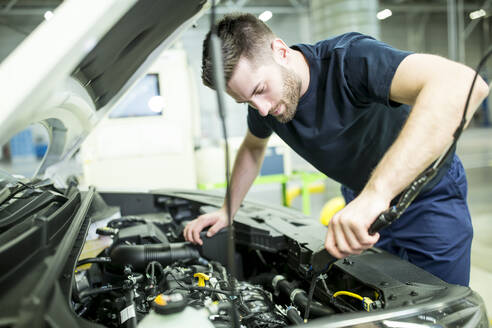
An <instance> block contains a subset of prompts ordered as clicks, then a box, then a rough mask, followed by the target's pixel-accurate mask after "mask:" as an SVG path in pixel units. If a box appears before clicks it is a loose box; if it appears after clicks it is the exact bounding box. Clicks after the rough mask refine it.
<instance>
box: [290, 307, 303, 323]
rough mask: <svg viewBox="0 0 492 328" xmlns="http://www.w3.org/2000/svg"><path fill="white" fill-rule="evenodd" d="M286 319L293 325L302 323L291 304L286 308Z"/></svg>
mask: <svg viewBox="0 0 492 328" xmlns="http://www.w3.org/2000/svg"><path fill="white" fill-rule="evenodd" d="M287 319H289V320H290V322H291V323H293V324H294V325H302V324H303V323H304V321H303V320H302V318H301V316H300V315H299V313H298V312H297V310H296V308H294V307H292V306H291V307H289V308H287Z"/></svg>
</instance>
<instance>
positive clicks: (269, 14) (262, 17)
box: [258, 10, 273, 22]
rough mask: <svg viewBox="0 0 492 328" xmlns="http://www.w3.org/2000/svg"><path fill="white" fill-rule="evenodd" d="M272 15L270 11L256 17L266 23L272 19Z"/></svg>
mask: <svg viewBox="0 0 492 328" xmlns="http://www.w3.org/2000/svg"><path fill="white" fill-rule="evenodd" d="M272 16H273V14H272V12H271V11H270V10H266V11H264V12H262V13H261V14H260V16H258V18H259V19H261V20H262V21H264V22H266V21H267V20H269V19H270V18H272Z"/></svg>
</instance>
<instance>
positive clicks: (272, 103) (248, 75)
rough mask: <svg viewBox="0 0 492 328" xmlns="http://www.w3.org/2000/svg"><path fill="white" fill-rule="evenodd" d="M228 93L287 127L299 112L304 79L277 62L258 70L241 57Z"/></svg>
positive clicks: (272, 61)
mask: <svg viewBox="0 0 492 328" xmlns="http://www.w3.org/2000/svg"><path fill="white" fill-rule="evenodd" d="M227 91H228V93H229V94H230V95H231V96H232V97H233V98H234V99H235V100H236V101H237V102H238V103H248V104H249V105H251V107H253V108H255V109H257V110H258V112H259V113H260V115H261V116H267V115H272V116H273V117H275V118H276V119H277V120H278V121H279V122H281V123H287V122H289V121H290V120H292V119H293V118H294V115H295V113H296V110H297V103H298V102H299V98H300V91H301V79H300V78H299V76H297V74H296V73H294V71H292V70H291V69H288V68H286V67H284V66H282V65H280V64H278V63H277V62H275V61H274V60H271V61H269V62H268V63H266V64H258V65H256V66H255V65H253V63H252V62H251V61H250V60H249V59H247V58H245V57H241V59H239V62H238V64H237V67H236V69H235V71H234V73H233V75H232V77H231V79H230V80H229V83H228V84H227Z"/></svg>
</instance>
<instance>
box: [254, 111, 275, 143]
mask: <svg viewBox="0 0 492 328" xmlns="http://www.w3.org/2000/svg"><path fill="white" fill-rule="evenodd" d="M248 128H249V131H251V133H252V134H253V135H254V136H255V137H258V138H268V137H269V136H271V135H272V132H273V130H272V128H271V127H270V126H269V125H267V123H266V122H265V119H264V118H262V117H261V116H260V115H259V114H258V111H257V110H255V109H253V108H251V106H248Z"/></svg>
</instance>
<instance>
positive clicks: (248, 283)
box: [71, 194, 446, 327]
mask: <svg viewBox="0 0 492 328" xmlns="http://www.w3.org/2000/svg"><path fill="white" fill-rule="evenodd" d="M99 197H101V196H99ZM220 202H221V198H214V197H209V198H207V196H200V197H198V196H196V195H188V198H185V197H175V196H174V195H165V194H160V195H150V194H130V195H123V196H122V195H105V196H104V200H103V198H101V199H100V201H99V208H97V209H93V211H92V216H93V218H92V220H91V222H92V225H91V227H90V228H89V229H88V230H89V232H88V233H89V237H87V241H86V242H85V247H84V249H86V248H88V247H89V248H90V245H91V243H92V244H93V243H98V244H102V245H104V247H100V251H96V252H94V250H92V251H93V252H92V253H93V256H92V257H90V256H87V255H84V251H82V255H83V256H80V257H79V260H78V262H77V265H76V267H77V269H76V271H75V279H74V282H73V286H72V296H71V298H72V300H71V304H72V308H73V310H74V312H75V313H76V314H77V315H78V316H79V317H81V318H84V319H86V320H89V321H90V322H92V323H98V324H101V325H104V326H106V327H136V326H137V325H138V326H139V327H153V326H155V325H156V324H162V323H170V322H173V321H172V320H178V321H176V323H178V322H179V325H181V326H187V327H188V326H192V325H194V324H196V322H197V321H194V320H198V319H197V318H200V320H201V321H200V322H201V323H203V322H207V323H209V324H210V327H231V326H233V323H234V322H236V324H240V325H241V326H244V327H286V326H290V325H296V324H302V323H304V322H306V321H307V320H310V319H314V318H319V317H329V316H334V315H337V314H339V313H347V312H365V311H377V310H379V309H391V308H397V307H400V306H405V305H406V306H408V305H412V304H418V303H419V302H424V301H426V300H429V298H431V297H433V295H438V294H439V292H440V291H441V290H444V289H446V285H445V284H444V283H443V282H442V281H440V280H439V279H437V278H435V277H434V276H432V275H430V274H429V273H427V272H425V271H423V270H420V269H418V268H416V267H414V266H412V265H411V264H409V263H408V262H404V261H401V260H400V259H398V258H396V257H394V256H392V255H390V254H387V253H385V252H381V251H379V250H378V249H369V250H367V251H366V252H364V253H363V254H361V255H356V256H350V257H348V258H346V259H343V260H338V261H336V262H335V263H334V264H333V265H331V266H330V267H329V268H328V270H326V271H325V272H324V273H323V274H321V275H317V276H315V275H313V272H312V270H311V264H310V259H311V255H312V254H313V252H314V251H315V250H316V249H319V247H322V245H323V238H324V230H323V229H319V224H318V223H316V222H314V221H313V220H309V219H307V220H306V218H299V215H300V214H299V213H298V212H294V211H292V210H282V209H280V210H277V211H276V210H275V209H269V208H268V209H265V208H261V207H258V206H256V205H244V206H242V207H241V209H240V210H239V211H238V213H237V215H236V218H235V222H234V227H235V240H236V254H235V272H236V276H235V277H232V276H231V275H230V273H229V272H228V270H227V269H226V263H227V249H226V246H225V245H227V229H225V230H222V231H220V232H219V233H217V234H216V235H214V236H213V237H211V238H207V237H206V235H205V234H206V231H204V232H202V235H201V236H202V240H203V242H204V243H203V245H202V246H198V245H193V244H191V243H188V242H185V240H184V239H183V235H182V232H183V229H184V227H185V226H186V224H187V222H188V221H190V220H193V219H194V218H196V217H197V216H199V215H200V214H203V213H207V212H210V211H214V210H216V209H217V208H218V206H220V205H219V204H220ZM95 203H98V202H95ZM101 204H102V205H101ZM135 205H138V206H135ZM111 206H113V208H118V209H119V210H121V214H122V215H121V216H119V217H116V218H115V217H114V216H113V217H111V218H107V217H104V215H103V217H104V219H101V213H106V214H105V215H106V216H107V209H108V208H111ZM96 207H97V206H96ZM98 216H99V218H97V217H98ZM296 217H297V218H296ZM91 229H92V230H91ZM91 236H92V238H93V240H90V238H91ZM383 263H384V264H385V268H384V270H383V271H382V270H381V268H383V266H382V264H383ZM416 277H418V280H416ZM416 282H418V283H416ZM310 286H311V287H312V293H313V298H312V301H310V300H309V292H310ZM234 291H236V292H234ZM231 302H232V303H231ZM231 304H233V305H234V306H232V305H231Z"/></svg>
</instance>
